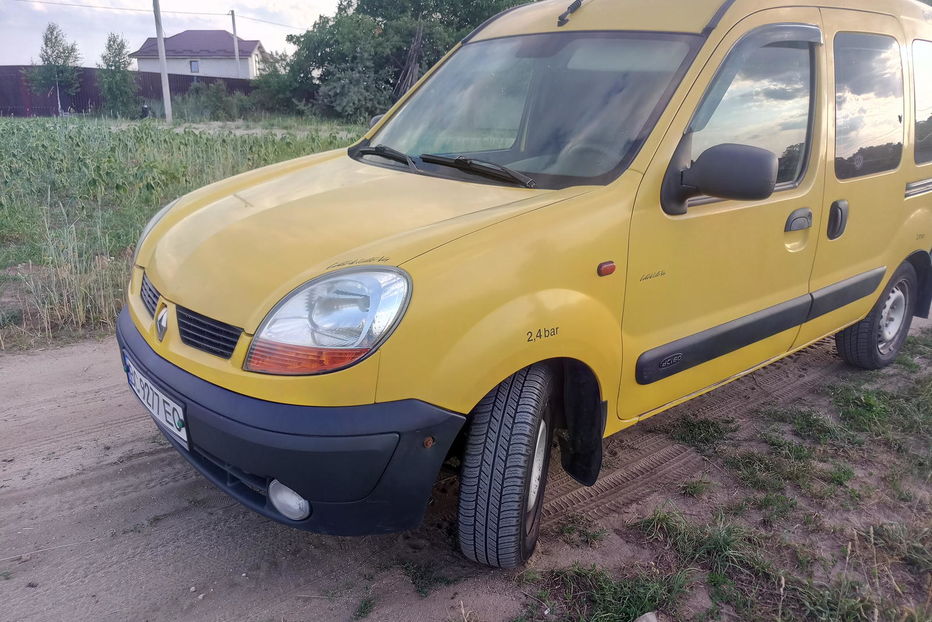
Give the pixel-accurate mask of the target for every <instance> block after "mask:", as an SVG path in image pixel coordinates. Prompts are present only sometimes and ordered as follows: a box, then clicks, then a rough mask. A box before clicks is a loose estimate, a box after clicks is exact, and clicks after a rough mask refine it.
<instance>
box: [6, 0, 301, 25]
mask: <svg viewBox="0 0 932 622" xmlns="http://www.w3.org/2000/svg"><path fill="white" fill-rule="evenodd" d="M13 1H14V2H23V3H25V4H50V5H52V6H67V7H73V8H78V9H100V10H103V11H128V12H131V13H151V12H152V11H150V10H149V9H134V8H128V7H118V6H102V5H94V4H77V3H74V2H54V1H53V0H13ZM162 13H171V14H173V15H208V16H211V17H228V16H229V15H230V14H229V13H207V12H204V11H162ZM237 17H239V18H240V19H248V20H249V21H252V22H261V23H263V24H270V25H272V26H279V27H281V28H293V29H294V30H306V28H302V27H300V26H292V25H291V24H282V23H279V22H272V21H269V20H267V19H259V18H258V17H249V16H248V15H240V14H239V13H237Z"/></svg>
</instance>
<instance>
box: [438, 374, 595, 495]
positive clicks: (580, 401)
mask: <svg viewBox="0 0 932 622" xmlns="http://www.w3.org/2000/svg"><path fill="white" fill-rule="evenodd" d="M539 364H545V365H547V366H549V367H550V369H551V371H553V373H554V377H555V390H554V394H553V396H552V399H553V403H552V407H553V408H554V409H555V410H554V415H555V420H556V422H557V425H556V429H555V431H554V432H555V433H554V437H555V438H556V440H557V442H558V443H559V444H560V461H561V464H562V466H563V470H564V471H566V472H567V474H568V475H569V476H570V477H572V478H573V479H574V480H576V481H577V482H579V483H580V484H582V485H584V486H592V485H593V484H595V482H596V480H597V479H598V477H599V472H600V471H601V468H602V439H603V437H604V435H605V426H606V423H607V417H608V404H607V402H606V401H605V399H604V397H603V390H602V387H601V385H600V382H599V378H598V375H597V374H596V373H595V371H594V370H593V369H592V368H591V367H590V366H589V365H588V364H586V363H585V362H583V361H581V360H579V359H575V358H570V357H556V358H550V359H545V360H542V361H537V362H535V363H532V364H531V365H527V366H526V367H523V368H521V369H517V370H515V371H514V373H513V374H511V375H509V376H506V377H505V378H502V380H501V382H504V381H505V380H506V379H507V378H510V377H511V376H512V375H514V374H517V373H519V372H520V371H522V370H523V369H528V368H530V367H533V366H534V365H539ZM496 386H498V385H496ZM493 390H494V388H493ZM480 401H481V400H480ZM468 434H469V421H468V420H467V423H466V425H465V426H463V429H462V430H461V431H460V434H459V438H457V441H456V442H455V443H454V444H453V447H452V448H451V450H450V453H451V455H456V456H459V455H461V453H462V451H463V450H464V449H465V441H466V437H467V436H468Z"/></svg>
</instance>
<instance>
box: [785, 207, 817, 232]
mask: <svg viewBox="0 0 932 622" xmlns="http://www.w3.org/2000/svg"><path fill="white" fill-rule="evenodd" d="M811 227H812V210H811V209H809V208H808V207H801V208H799V209H798V210H796V211H795V212H793V213H792V214H790V217H789V218H787V219H786V226H785V227H783V231H785V232H786V233H789V232H791V231H804V230H806V229H809V228H811Z"/></svg>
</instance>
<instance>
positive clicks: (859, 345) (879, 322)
mask: <svg viewBox="0 0 932 622" xmlns="http://www.w3.org/2000/svg"><path fill="white" fill-rule="evenodd" d="M918 283H919V279H918V277H917V276H916V269H915V268H914V267H913V265H912V264H911V263H909V262H906V263H904V264H903V265H901V266H900V267H899V269H898V270H897V271H896V273H894V275H893V278H892V279H890V283H889V284H888V285H887V288H886V289H885V290H884V293H883V295H881V297H880V300H879V301H877V304H876V305H874V308H873V310H872V311H871V313H870V315H868V316H867V317H866V318H865V319H863V320H861V321H860V322H858V323H857V324H855V325H854V326H850V327H848V328H846V329H845V330H843V331H841V332H840V333H838V334H837V335H835V345H836V346H837V348H838V353H839V354H840V355H841V357H842V358H843V359H845V361H846V362H848V363H849V364H851V365H854V366H855V367H861V368H863V369H880V368H882V367H886V366H887V365H889V364H890V363H892V362H893V361H895V360H896V357H897V356H899V354H900V350H901V349H902V348H903V344H904V343H905V342H906V338H907V337H908V336H909V327H910V326H911V325H912V321H913V313H914V311H915V309H916V294H917V292H918Z"/></svg>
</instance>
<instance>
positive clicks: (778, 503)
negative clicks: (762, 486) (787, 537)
mask: <svg viewBox="0 0 932 622" xmlns="http://www.w3.org/2000/svg"><path fill="white" fill-rule="evenodd" d="M751 505H752V506H753V507H754V508H756V509H758V510H760V511H761V512H763V513H764V522H765V523H768V524H773V523H776V522H777V521H779V520H782V519H784V518H786V517H787V516H789V515H790V514H791V513H792V512H793V510H795V509H796V506H797V503H796V500H795V499H793V498H791V497H787V496H786V495H783V494H780V493H769V494H766V495H760V496H757V497H754V498H753V499H752V500H751Z"/></svg>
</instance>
